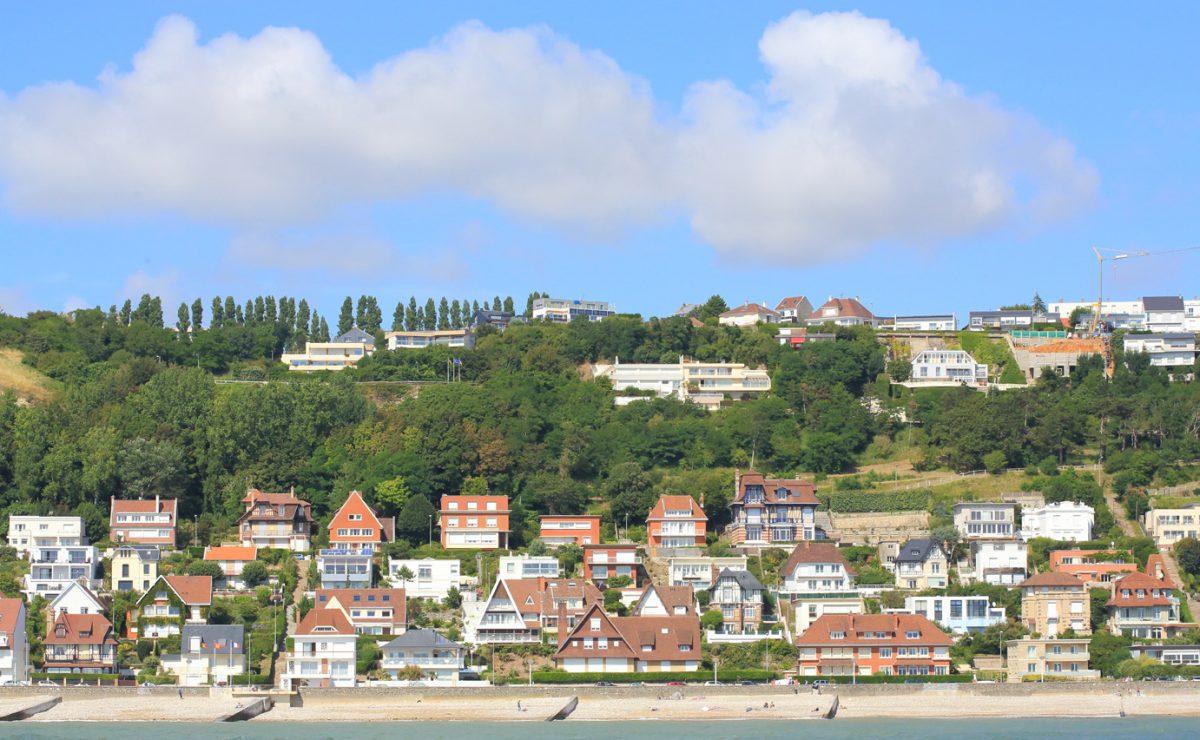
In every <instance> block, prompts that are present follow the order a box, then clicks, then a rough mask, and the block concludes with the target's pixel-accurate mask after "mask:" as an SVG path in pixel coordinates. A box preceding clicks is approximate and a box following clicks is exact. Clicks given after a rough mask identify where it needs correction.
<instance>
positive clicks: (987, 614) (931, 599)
mask: <svg viewBox="0 0 1200 740" xmlns="http://www.w3.org/2000/svg"><path fill="white" fill-rule="evenodd" d="M904 611H905V612H906V613H908V614H920V615H921V616H923V617H925V618H926V619H928V620H930V621H932V622H937V623H938V624H940V625H942V626H943V627H945V628H946V629H948V630H950V631H951V632H954V633H956V634H960V635H961V634H964V633H967V632H983V631H984V630H985V629H987V628H988V627H990V626H992V625H993V624H999V623H1001V622H1004V621H1005V620H1006V619H1007V617H1006V616H1005V614H1004V607H1002V606H992V604H991V602H990V601H988V597H986V596H909V597H907V598H905V599H904Z"/></svg>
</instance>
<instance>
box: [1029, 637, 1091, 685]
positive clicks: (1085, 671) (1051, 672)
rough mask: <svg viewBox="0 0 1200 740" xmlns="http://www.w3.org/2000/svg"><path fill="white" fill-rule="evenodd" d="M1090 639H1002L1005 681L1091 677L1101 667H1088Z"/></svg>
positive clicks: (1088, 678)
mask: <svg viewBox="0 0 1200 740" xmlns="http://www.w3.org/2000/svg"><path fill="white" fill-rule="evenodd" d="M1090 646H1091V641H1090V640H1088V639H1086V638H1083V639H1079V638H1069V639H1068V638H1058V639H1052V640H1051V639H1046V638H1031V637H1026V638H1022V639H1020V640H1009V641H1008V642H1006V643H1005V653H1006V657H1007V668H1008V682H1009V683H1021V682H1022V681H1027V680H1030V679H1031V678H1033V677H1037V678H1049V679H1051V680H1074V681H1094V680H1096V679H1098V678H1100V671H1097V670H1092V669H1090V668H1088V661H1089V660H1090V659H1091V655H1090V653H1089V652H1088V649H1089V647H1090Z"/></svg>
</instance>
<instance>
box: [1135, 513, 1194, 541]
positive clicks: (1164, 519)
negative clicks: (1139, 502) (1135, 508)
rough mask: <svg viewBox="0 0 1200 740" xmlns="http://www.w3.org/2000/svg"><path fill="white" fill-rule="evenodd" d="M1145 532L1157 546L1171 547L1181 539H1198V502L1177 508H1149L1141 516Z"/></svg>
mask: <svg viewBox="0 0 1200 740" xmlns="http://www.w3.org/2000/svg"><path fill="white" fill-rule="evenodd" d="M1142 521H1143V523H1144V524H1145V527H1146V534H1147V535H1149V536H1150V537H1153V538H1154V544H1156V545H1158V546H1159V547H1172V546H1174V544H1175V543H1176V542H1178V541H1179V540H1183V539H1188V538H1191V539H1200V504H1189V505H1188V506H1183V507H1180V508H1178V509H1151V510H1150V511H1147V512H1146V513H1145V515H1143V517H1142Z"/></svg>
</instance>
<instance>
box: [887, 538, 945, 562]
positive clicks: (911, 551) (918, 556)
mask: <svg viewBox="0 0 1200 740" xmlns="http://www.w3.org/2000/svg"><path fill="white" fill-rule="evenodd" d="M935 550H936V551H942V546H941V545H939V544H938V543H937V542H935V541H934V540H931V539H928V538H921V539H916V540H909V541H908V542H905V543H904V544H903V545H901V546H900V552H899V553H897V554H896V562H897V563H923V562H925V561H926V560H928V559H929V556H930V555H931V554H932V553H933V552H934V551H935ZM942 554H943V555H944V554H945V552H942Z"/></svg>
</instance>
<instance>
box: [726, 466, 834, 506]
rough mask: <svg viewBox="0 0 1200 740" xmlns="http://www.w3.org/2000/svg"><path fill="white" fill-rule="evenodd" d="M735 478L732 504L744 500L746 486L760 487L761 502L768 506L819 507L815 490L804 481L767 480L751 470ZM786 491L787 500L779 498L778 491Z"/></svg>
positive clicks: (789, 479) (790, 479) (793, 479)
mask: <svg viewBox="0 0 1200 740" xmlns="http://www.w3.org/2000/svg"><path fill="white" fill-rule="evenodd" d="M736 477H737V490H736V491H734V499H733V502H734V503H742V502H743V501H745V498H746V487H747V486H762V487H763V501H764V502H765V503H769V504H784V505H788V504H796V505H799V504H811V505H814V506H816V505H819V504H820V501H818V500H817V489H816V487H815V486H813V484H812V483H810V482H808V481H806V480H799V479H795V478H767V477H765V476H764V475H762V474H761V473H756V472H754V471H753V470H750V471H747V472H745V473H742V474H740V475H738V476H736ZM780 489H783V490H785V491H787V498H780V494H779V490H780Z"/></svg>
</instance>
